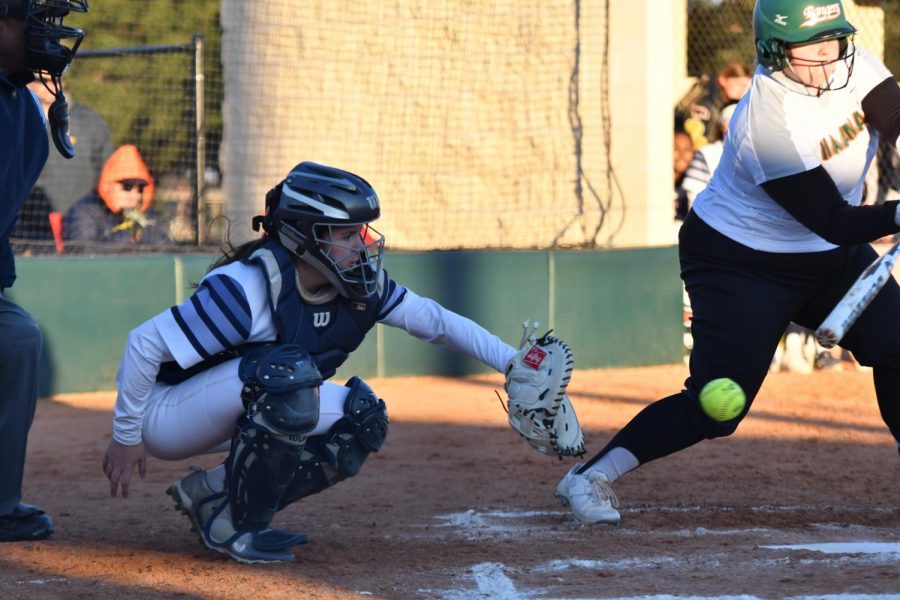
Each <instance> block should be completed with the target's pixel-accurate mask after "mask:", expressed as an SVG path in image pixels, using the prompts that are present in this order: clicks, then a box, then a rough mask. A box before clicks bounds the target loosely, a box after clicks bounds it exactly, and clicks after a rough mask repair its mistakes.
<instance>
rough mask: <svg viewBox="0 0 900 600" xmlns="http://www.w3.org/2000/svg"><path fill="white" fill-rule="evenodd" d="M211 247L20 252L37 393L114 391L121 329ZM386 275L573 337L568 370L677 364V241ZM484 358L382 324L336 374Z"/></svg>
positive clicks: (423, 263) (15, 295)
mask: <svg viewBox="0 0 900 600" xmlns="http://www.w3.org/2000/svg"><path fill="white" fill-rule="evenodd" d="M214 258H215V257H214V256H211V255H179V256H171V255H165V256H145V257H95V258H73V257H63V258H44V257H31V258H19V259H18V261H17V270H18V279H17V281H16V285H15V286H14V287H13V288H12V289H11V290H9V291H8V295H9V297H10V299H12V300H13V301H14V302H17V303H19V304H21V305H22V306H23V307H24V308H25V309H27V310H28V311H29V312H31V314H32V315H34V317H35V319H37V321H38V323H39V324H40V326H41V329H42V331H43V333H44V350H45V351H44V359H43V361H42V366H41V377H40V381H41V384H40V393H41V395H45V396H46V395H50V394H52V393H63V392H86V391H98V390H111V389H115V376H116V371H117V369H118V364H119V359H120V357H121V353H122V348H123V345H124V343H125V337H126V336H127V335H128V332H129V331H130V330H131V329H133V328H134V327H135V326H137V325H138V324H139V323H141V322H143V321H144V320H146V319H148V318H150V317H152V316H153V315H155V314H157V313H159V312H160V311H163V310H165V309H167V308H168V307H169V306H171V305H172V304H175V303H177V302H180V301H182V300H184V299H185V298H187V297H189V296H190V294H191V293H192V286H193V284H195V283H196V282H197V281H199V280H200V278H201V277H202V276H203V274H204V273H205V271H206V269H207V268H208V266H209V264H210V263H211V262H212V260H213V259H214ZM385 266H386V268H387V269H388V273H389V274H390V276H391V277H392V278H393V279H395V280H396V281H398V282H399V283H402V284H404V285H406V286H408V287H409V288H410V289H412V290H414V291H415V292H416V293H418V294H419V295H421V296H427V297H430V298H434V299H435V300H437V301H438V302H440V303H441V304H443V305H444V306H446V307H447V308H449V309H451V310H454V311H456V312H458V313H460V314H462V315H465V316H467V317H469V318H471V319H473V320H474V321H476V322H478V323H480V324H482V325H484V326H485V327H486V328H488V329H490V330H491V331H493V332H495V333H496V334H497V335H499V336H500V337H502V338H503V339H505V340H507V341H509V342H510V343H511V344H516V343H517V342H518V340H519V337H520V333H521V327H520V325H521V322H522V321H523V320H524V319H525V318H530V319H532V320H538V321H541V322H542V324H543V325H542V329H543V328H551V327H552V328H553V329H554V330H555V332H556V333H557V334H558V335H559V336H560V337H562V338H564V339H566V340H567V341H569V343H570V344H571V345H572V348H573V350H574V352H575V360H576V363H575V364H576V368H594V367H620V366H641V365H653V364H665V363H674V362H678V361H679V360H681V351H682V350H681V347H682V346H681V344H682V339H681V338H682V331H681V327H682V325H681V284H680V281H679V278H678V259H677V251H676V249H675V248H672V247H667V248H646V249H632V250H607V251H566V252H563V251H553V252H542V251H534V252H527V251H523V252H509V251H505V252H500V251H498V252H485V251H477V252H476V251H471V252H469V251H466V252H433V253H408V254H405V253H398V254H391V255H390V256H389V257H388V258H387V259H386V260H385ZM483 372H487V369H486V368H485V367H484V366H483V365H481V364H480V363H478V362H476V361H474V360H472V359H469V358H465V357H462V356H460V355H457V354H454V353H451V352H448V351H445V350H441V349H438V348H434V347H432V346H430V345H429V344H425V343H423V342H420V341H419V340H416V339H414V338H412V337H410V336H409V335H407V334H406V333H405V332H403V331H400V330H396V329H392V328H389V327H383V326H378V327H376V328H375V330H374V331H373V333H372V334H370V335H369V337H368V338H367V339H366V341H365V342H364V343H363V345H362V346H361V347H360V348H359V350H358V351H357V352H355V353H354V355H353V356H352V357H351V358H350V360H348V361H347V363H345V364H344V366H343V367H342V368H341V369H340V371H339V372H338V375H337V377H338V378H339V379H340V378H346V377H349V376H350V375H360V376H363V377H371V376H376V375H377V376H396V375H467V374H473V373H483Z"/></svg>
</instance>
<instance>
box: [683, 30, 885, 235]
mask: <svg viewBox="0 0 900 600" xmlns="http://www.w3.org/2000/svg"><path fill="white" fill-rule="evenodd" d="M836 67H837V68H836V69H835V73H834V79H833V80H834V81H837V82H841V81H845V80H847V77H848V75H847V66H846V64H845V63H844V61H839V62H838V63H836ZM890 76H891V73H890V71H888V69H887V68H886V67H885V66H884V65H883V64H882V63H881V61H880V60H878V59H877V58H876V57H875V56H873V55H872V54H870V53H868V52H866V50H864V49H863V48H860V47H858V46H857V47H856V55H855V59H854V66H853V71H852V73H851V74H850V75H849V80H848V84H847V86H846V87H844V88H843V89H835V90H831V91H827V92H825V93H823V94H822V95H821V96H816V95H815V94H814V93H811V92H810V91H809V90H808V89H807V88H806V87H804V86H803V85H802V84H800V83H797V82H794V81H792V80H791V79H789V78H788V77H787V76H786V75H785V74H784V73H783V72H774V73H773V72H772V71H770V70H768V69H766V68H765V67H762V66H759V67H757V69H756V73H755V74H754V75H753V81H752V83H751V85H750V90H749V91H748V92H747V94H746V95H745V96H744V97H743V98H742V99H741V101H740V103H739V104H738V106H737V109H736V111H735V113H734V116H733V117H732V119H731V124H730V127H729V130H728V135H726V136H725V148H724V151H723V154H722V160H721V162H720V165H719V168H718V169H716V171H715V174H714V175H713V177H712V180H711V181H710V183H709V186H707V188H706V189H705V190H703V191H702V192H701V193H700V194H698V196H697V199H696V201H695V202H694V205H693V210H694V211H696V213H697V215H698V216H699V217H700V218H701V219H703V221H704V222H706V223H707V224H709V225H710V226H712V227H713V228H714V229H716V230H717V231H719V232H720V233H722V234H724V235H726V236H728V237H729V238H731V239H732V240H735V241H736V242H739V243H741V244H743V245H744V246H748V247H750V248H754V249H756V250H763V251H766V252H820V251H825V250H830V249H832V248H834V247H835V245H834V244H832V243H830V242H827V241H825V240H824V239H823V238H821V237H820V236H818V235H817V234H815V233H813V232H812V231H810V230H809V229H808V228H806V227H805V226H804V225H803V224H801V223H800V222H799V221H797V220H796V219H794V217H792V216H791V215H790V214H789V213H788V212H787V211H786V210H785V209H784V208H783V207H782V206H781V205H779V204H778V203H777V202H776V201H775V200H774V199H773V198H772V197H771V196H769V194H767V193H766V191H765V190H764V189H763V188H762V187H760V186H761V184H762V183H765V182H767V181H773V180H775V179H780V178H782V177H787V176H789V175H796V174H798V173H803V172H805V171H809V170H811V169H814V168H816V167H818V166H820V165H821V166H822V167H823V168H824V169H825V171H827V172H828V174H829V175H830V176H831V179H832V180H834V183H835V185H836V186H837V189H838V191H839V192H840V194H841V196H843V198H844V200H845V201H846V202H847V203H848V204H850V205H853V206H856V205H858V204H859V203H860V199H861V197H862V193H863V182H864V179H865V174H866V172H867V170H868V168H869V165H870V164H871V162H872V158H873V157H874V156H875V151H876V150H877V148H878V136H877V133H876V132H875V131H874V129H871V128H869V127H868V126H867V125H866V123H865V116H864V114H863V109H862V101H863V99H864V98H865V97H866V95H867V94H868V93H869V92H870V91H871V90H872V89H873V88H875V87H876V86H878V85H879V84H880V83H882V82H883V81H884V80H885V79H886V78H888V77H890Z"/></svg>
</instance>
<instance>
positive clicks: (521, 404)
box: [503, 321, 585, 457]
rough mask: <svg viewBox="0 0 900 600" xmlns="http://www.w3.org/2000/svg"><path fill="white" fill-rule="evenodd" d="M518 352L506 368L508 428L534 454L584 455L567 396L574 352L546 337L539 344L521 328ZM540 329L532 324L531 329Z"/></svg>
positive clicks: (555, 339) (545, 335)
mask: <svg viewBox="0 0 900 600" xmlns="http://www.w3.org/2000/svg"><path fill="white" fill-rule="evenodd" d="M523 326H524V327H525V329H526V334H525V335H524V336H523V340H522V344H520V349H519V351H518V352H517V353H516V355H515V356H513V357H512V359H511V360H510V361H509V364H508V365H507V366H506V383H505V385H504V386H503V387H504V389H505V390H506V394H507V396H508V399H509V400H508V403H507V406H506V409H507V413H508V415H509V425H510V427H512V428H513V429H515V430H516V431H517V432H518V433H519V434H520V435H521V436H522V437H523V438H525V441H526V442H528V444H529V445H530V446H531V447H533V448H534V449H535V450H537V451H538V452H541V453H543V454H548V455H551V456H553V455H556V456H560V457H562V456H581V455H582V454H584V452H585V450H584V432H583V431H582V429H581V425H580V424H579V423H578V417H577V416H576V415H575V409H573V408H572V403H571V402H569V397H568V396H567V395H566V386H567V385H569V379H570V377H571V376H572V367H573V364H574V361H573V359H572V351H571V350H570V349H569V345H568V344H566V343H565V342H564V341H562V340H560V339H557V338H555V337H552V336H551V335H550V332H549V331H548V332H547V333H545V334H544V335H543V336H542V337H541V338H539V339H537V338H535V337H534V335H533V334H532V335H531V336H530V337H529V336H528V333H527V328H528V322H527V321H526V322H525V324H524V325H523ZM537 326H538V324H537V323H535V327H537Z"/></svg>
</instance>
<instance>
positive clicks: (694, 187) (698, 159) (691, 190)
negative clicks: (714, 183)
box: [681, 102, 737, 209]
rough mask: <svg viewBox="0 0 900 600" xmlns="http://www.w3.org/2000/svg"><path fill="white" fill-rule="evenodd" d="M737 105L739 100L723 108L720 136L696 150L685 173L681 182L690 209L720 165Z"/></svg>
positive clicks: (720, 115) (720, 119) (720, 118)
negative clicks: (725, 140)
mask: <svg viewBox="0 0 900 600" xmlns="http://www.w3.org/2000/svg"><path fill="white" fill-rule="evenodd" d="M735 106H737V102H732V103H731V104H727V105H726V106H725V108H723V109H722V112H721V113H720V114H719V131H720V132H721V135H720V138H719V139H718V140H716V141H715V142H710V143H708V144H706V145H705V146H703V147H701V148H699V149H698V150H697V151H696V152H694V157H693V159H692V160H691V164H690V165H688V168H687V172H685V174H684V180H683V181H682V182H681V187H683V188H684V190H685V192H686V193H687V205H688V209H690V207H691V205H692V204H693V203H694V198H696V197H697V194H699V193H700V192H701V191H703V188H705V187H706V186H707V185H709V180H710V179H711V178H712V174H713V171H715V170H716V167H717V166H718V165H719V160H721V158H722V149H723V148H724V147H725V143H724V141H723V140H724V139H725V134H726V133H727V132H728V122H729V121H731V115H733V114H734V108H735Z"/></svg>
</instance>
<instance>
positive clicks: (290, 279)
mask: <svg viewBox="0 0 900 600" xmlns="http://www.w3.org/2000/svg"><path fill="white" fill-rule="evenodd" d="M247 262H248V263H249V264H256V265H259V266H260V267H261V268H262V270H263V273H265V274H266V280H267V283H268V290H267V292H268V297H269V308H270V310H271V311H272V316H273V319H274V322H275V329H276V331H277V332H278V343H280V344H297V345H298V346H300V347H301V348H302V349H303V350H305V351H306V352H307V353H308V354H309V355H310V356H311V357H312V358H313V360H314V361H315V363H316V366H317V367H318V368H319V372H320V373H321V374H322V378H323V379H328V378H330V377H331V376H332V375H334V372H335V371H336V370H337V368H338V367H340V366H341V365H342V364H343V363H344V361H345V360H347V357H348V356H349V355H350V353H351V352H353V351H354V350H356V349H357V348H358V347H359V345H360V344H361V343H362V341H363V339H364V338H365V337H366V334H367V333H368V332H369V330H370V329H372V327H373V326H374V325H375V323H376V320H377V316H378V301H379V295H380V294H381V293H382V290H383V287H384V277H385V274H384V272H383V271H382V273H381V274H380V277H381V282H380V284H379V286H378V288H379V289H378V290H377V291H376V292H375V293H374V294H372V295H371V296H369V297H368V298H364V299H362V300H349V299H347V298H345V297H343V296H337V297H336V298H334V299H333V300H330V301H329V302H325V303H323V304H315V305H310V304H306V303H305V302H304V301H303V299H302V298H301V297H300V292H299V291H298V290H297V283H296V269H295V267H294V261H293V258H292V255H291V254H290V253H288V251H287V250H285V249H284V248H283V247H282V246H281V244H279V243H277V242H269V243H268V244H266V245H264V246H263V247H261V248H260V249H259V250H257V251H256V252H254V253H253V254H252V255H250V258H249V259H247Z"/></svg>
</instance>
